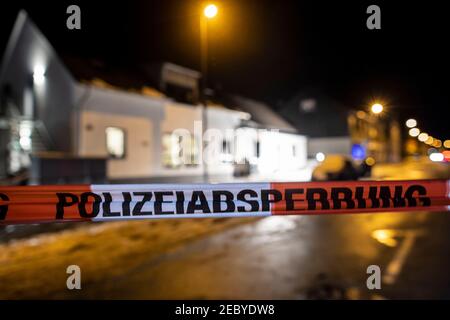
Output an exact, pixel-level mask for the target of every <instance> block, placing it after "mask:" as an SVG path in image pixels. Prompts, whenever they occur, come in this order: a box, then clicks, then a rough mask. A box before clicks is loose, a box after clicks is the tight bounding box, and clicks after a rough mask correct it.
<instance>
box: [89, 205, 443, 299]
mask: <svg viewBox="0 0 450 320" xmlns="http://www.w3.org/2000/svg"><path fill="white" fill-rule="evenodd" d="M385 229H388V230H394V232H396V233H394V234H393V235H392V236H393V237H392V239H393V240H394V241H395V242H396V244H395V246H394V245H393V243H390V245H386V244H383V243H381V242H380V241H379V240H377V239H376V236H375V235H377V232H376V230H385ZM449 230H450V215H449V214H448V213H426V212H418V213H417V212H416V213H386V214H378V215H373V214H372V215H345V216H315V217H268V218H264V219H260V220H259V221H257V222H255V223H252V224H247V225H243V226H239V227H236V228H233V229H230V230H227V231H225V232H222V233H219V234H215V235H212V236H209V237H206V238H203V239H200V240H197V241H194V242H192V243H190V244H188V245H186V246H183V247H182V248H179V249H178V250H175V251H173V252H170V253H166V254H163V255H161V256H159V257H157V258H154V259H151V260H148V261H145V262H144V263H142V264H141V265H139V266H138V267H137V268H135V269H133V270H132V271H131V272H130V273H129V274H128V275H126V276H121V277H120V278H116V279H112V280H113V283H114V285H112V286H111V284H110V283H109V285H108V286H107V287H108V290H107V291H104V290H102V285H101V284H98V283H97V284H95V285H94V286H92V287H89V286H88V287H85V290H86V293H89V294H88V295H89V297H102V298H126V299H128V298H130V299H305V298H312V299H317V298H327V299H328V298H344V299H358V298H364V299H383V298H385V299H400V298H401V299H404V298H407V299H410V298H412V299H415V298H447V299H448V298H450V275H449V272H448V270H450V237H449V235H448V234H449ZM374 231H375V233H374ZM389 232H391V231H389ZM378 233H380V232H378ZM381 234H383V233H381ZM407 238H408V239H409V240H406V239H407ZM411 238H413V244H412V246H411V245H408V243H410V242H411V240H410V239H411ZM383 239H384V238H383V237H382V238H381V240H382V241H383ZM392 239H391V240H392ZM405 243H406V245H407V247H409V250H408V252H407V254H406V256H404V258H402V254H401V253H402V252H404V248H405ZM399 252H400V254H399ZM399 255H400V257H399ZM399 259H400V261H399ZM399 263H400V268H397V269H396V270H397V271H395V272H393V274H391V273H392V272H391V273H389V270H390V269H392V266H393V265H394V266H398V264H399ZM373 264H376V265H378V266H380V268H381V271H382V275H383V281H382V288H381V290H368V289H367V287H366V279H367V277H368V274H367V273H366V271H367V267H368V266H369V265H373ZM389 276H390V277H389ZM109 281H110V280H108V282H109ZM105 287H106V286H105Z"/></svg>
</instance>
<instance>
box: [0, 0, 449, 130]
mask: <svg viewBox="0 0 450 320" xmlns="http://www.w3.org/2000/svg"><path fill="white" fill-rule="evenodd" d="M215 3H217V4H218V5H219V10H220V12H219V16H218V17H217V19H215V20H214V21H212V22H211V24H210V28H209V41H210V42H209V47H210V61H209V64H210V75H209V80H210V85H213V86H220V87H221V88H223V90H225V91H227V92H232V93H239V94H242V95H246V96H249V97H251V98H255V99H259V100H262V101H266V102H268V103H270V105H271V106H273V107H274V108H277V106H278V105H281V104H282V103H283V101H287V100H288V99H289V98H291V97H292V96H293V95H295V94H296V93H298V92H299V91H302V90H305V88H314V89H318V90H320V91H321V92H322V93H324V94H326V95H327V96H329V97H331V98H332V99H335V100H336V101H338V102H339V103H341V104H343V105H344V106H346V107H348V108H349V109H357V108H359V109H361V108H367V106H368V104H369V103H370V102H371V101H372V100H373V99H381V100H382V101H384V102H385V104H386V105H387V107H388V111H389V112H392V113H395V114H399V116H400V118H401V119H405V118H408V117H415V118H417V119H418V121H419V127H420V128H421V129H422V130H425V131H427V132H428V133H430V134H431V135H433V136H435V137H438V138H441V139H449V138H450V134H449V130H448V126H447V125H446V123H447V122H448V116H446V113H448V112H446V110H448V109H449V107H450V90H449V88H448V86H449V84H450V81H449V78H450V73H449V71H450V46H449V39H450V37H449V33H450V32H449V31H450V22H448V21H449V19H448V12H447V11H446V10H445V8H444V7H441V6H442V3H444V2H443V1H427V2H421V3H416V2H411V1H386V2H381V1H317V0H316V1H265V0H241V1H237V0H227V1H216V2H215ZM70 4H78V5H79V6H80V7H81V14H82V29H81V30H79V31H78V30H77V31H75V30H72V31H71V30H68V29H67V28H66V26H65V25H66V18H67V14H66V8H67V6H68V5H70ZM370 4H377V5H379V6H380V7H381V16H382V17H381V23H382V29H381V30H368V29H367V28H366V19H367V17H368V15H367V14H366V8H367V6H368V5H370ZM19 8H25V9H26V10H27V11H28V13H29V14H30V16H31V18H32V19H33V20H34V22H35V23H36V24H37V26H38V27H39V28H40V29H41V30H42V31H43V33H44V34H45V35H46V36H47V38H48V39H49V40H50V42H51V43H52V44H53V46H54V47H55V48H56V50H57V51H58V52H59V53H60V55H61V56H63V57H64V56H71V57H78V58H81V59H92V58H95V59H98V60H102V61H105V62H107V63H108V64H110V65H112V66H122V67H123V66H133V65H138V64H140V63H145V62H153V61H172V62H175V63H177V64H180V65H183V66H186V67H190V68H193V69H199V23H198V18H199V16H198V14H199V8H200V2H199V1H191V0H174V1H170V0H165V1H162V0H161V1H142V2H138V1H132V0H128V1H114V2H113V1H92V0H91V1H75V0H72V1H65V0H63V1H33V2H32V1H29V2H28V3H27V2H22V1H14V2H13V4H12V5H8V6H7V7H6V6H5V1H3V3H2V4H1V10H0V16H1V19H0V25H1V29H0V50H1V52H2V53H3V50H4V47H5V44H6V41H7V38H8V36H9V33H10V31H11V28H12V26H13V22H14V20H15V18H16V14H17V12H18V9H19Z"/></svg>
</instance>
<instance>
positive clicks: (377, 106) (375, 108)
mask: <svg viewBox="0 0 450 320" xmlns="http://www.w3.org/2000/svg"><path fill="white" fill-rule="evenodd" d="M370 110H371V111H372V113H374V114H379V113H381V112H382V111H383V105H381V104H379V103H375V104H373V105H372V107H371V108H370Z"/></svg>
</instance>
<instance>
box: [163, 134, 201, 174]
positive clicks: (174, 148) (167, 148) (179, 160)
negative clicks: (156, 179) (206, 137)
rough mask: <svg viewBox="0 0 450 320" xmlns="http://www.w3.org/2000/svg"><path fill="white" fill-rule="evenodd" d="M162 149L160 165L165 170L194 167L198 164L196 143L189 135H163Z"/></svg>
mask: <svg viewBox="0 0 450 320" xmlns="http://www.w3.org/2000/svg"><path fill="white" fill-rule="evenodd" d="M162 147H163V152H162V163H163V165H164V166H165V167H166V168H178V167H182V166H185V167H194V166H198V164H199V153H200V151H199V145H198V141H197V139H195V138H194V136H193V135H192V134H190V133H188V134H185V135H179V134H176V133H165V134H164V135H163V137H162Z"/></svg>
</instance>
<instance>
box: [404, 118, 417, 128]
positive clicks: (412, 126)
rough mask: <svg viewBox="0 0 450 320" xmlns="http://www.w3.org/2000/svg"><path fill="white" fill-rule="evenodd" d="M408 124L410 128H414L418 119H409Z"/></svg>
mask: <svg viewBox="0 0 450 320" xmlns="http://www.w3.org/2000/svg"><path fill="white" fill-rule="evenodd" d="M406 126H407V127H408V128H414V127H415V126H417V121H416V119H408V120H406Z"/></svg>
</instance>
